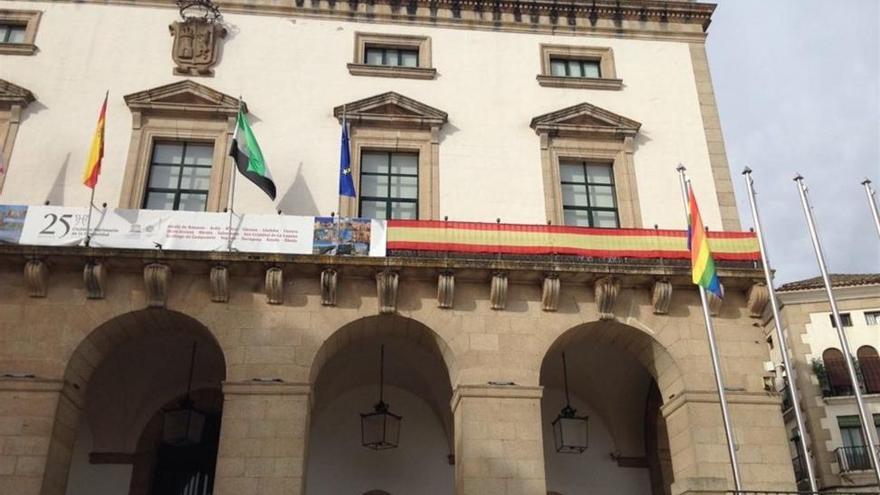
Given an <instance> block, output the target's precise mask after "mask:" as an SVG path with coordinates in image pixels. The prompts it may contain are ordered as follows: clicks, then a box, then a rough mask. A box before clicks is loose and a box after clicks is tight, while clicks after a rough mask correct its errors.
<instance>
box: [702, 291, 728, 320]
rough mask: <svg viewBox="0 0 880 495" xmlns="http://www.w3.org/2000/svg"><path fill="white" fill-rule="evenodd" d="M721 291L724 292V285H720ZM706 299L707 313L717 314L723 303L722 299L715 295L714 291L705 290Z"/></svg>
mask: <svg viewBox="0 0 880 495" xmlns="http://www.w3.org/2000/svg"><path fill="white" fill-rule="evenodd" d="M721 292H722V294H723V293H724V286H723V285H722V286H721ZM706 301H707V302H708V303H709V314H710V315H712V316H718V313H720V312H721V305H722V304H724V299H721V298H720V297H718V296H716V295H715V294H714V293H712V292H709V291H706Z"/></svg>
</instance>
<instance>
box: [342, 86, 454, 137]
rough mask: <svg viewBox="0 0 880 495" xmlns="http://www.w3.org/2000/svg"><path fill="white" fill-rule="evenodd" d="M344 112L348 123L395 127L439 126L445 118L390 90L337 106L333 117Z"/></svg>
mask: <svg viewBox="0 0 880 495" xmlns="http://www.w3.org/2000/svg"><path fill="white" fill-rule="evenodd" d="M343 112H344V113H345V118H346V120H347V121H348V122H349V123H350V124H355V125H372V126H381V127H394V128H401V127H405V128H418V129H431V128H435V127H436V128H440V127H442V126H443V124H445V123H446V122H447V120H448V115H447V114H446V112H444V111H442V110H438V109H436V108H434V107H432V106H429V105H425V104H424V103H421V102H419V101H417V100H414V99H412V98H409V97H406V96H403V95H401V94H399V93H395V92H393V91H389V92H388V93H383V94H381V95H376V96H371V97H369V98H364V99H362V100H357V101H354V102H351V103H347V104H345V105H341V106H338V107H336V108H334V109H333V116H334V117H336V118H337V119H339V120H340V121H341V120H342V114H343Z"/></svg>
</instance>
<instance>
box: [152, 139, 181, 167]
mask: <svg viewBox="0 0 880 495" xmlns="http://www.w3.org/2000/svg"><path fill="white" fill-rule="evenodd" d="M182 162H183V143H156V145H155V146H153V163H169V164H170V163H173V164H180V163H182Z"/></svg>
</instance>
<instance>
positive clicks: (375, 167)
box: [361, 151, 388, 174]
mask: <svg viewBox="0 0 880 495" xmlns="http://www.w3.org/2000/svg"><path fill="white" fill-rule="evenodd" d="M361 170H362V171H363V172H368V173H376V174H387V173H388V153H384V152H373V151H365V152H364V153H363V154H362V155H361Z"/></svg>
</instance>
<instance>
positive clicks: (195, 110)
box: [125, 80, 247, 117]
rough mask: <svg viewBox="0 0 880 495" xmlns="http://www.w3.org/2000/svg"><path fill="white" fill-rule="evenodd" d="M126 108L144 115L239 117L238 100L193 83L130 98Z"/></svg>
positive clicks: (141, 92) (145, 92) (181, 83)
mask: <svg viewBox="0 0 880 495" xmlns="http://www.w3.org/2000/svg"><path fill="white" fill-rule="evenodd" d="M125 104H126V105H128V107H129V108H131V109H132V111H141V112H145V111H150V112H186V113H189V114H192V115H194V116H195V115H199V116H206V117H210V116H217V115H226V116H233V117H234V116H235V115H237V114H238V98H234V97H232V96H229V95H227V94H224V93H221V92H219V91H217V90H214V89H211V88H209V87H207V86H204V85H201V84H199V83H197V82H193V81H190V80H186V81H180V82H176V83H172V84H167V85H165V86H159V87H157V88H152V89H148V90H146V91H140V92H137V93H132V94H130V95H126V96H125ZM245 111H247V108H246V107H245Z"/></svg>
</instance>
